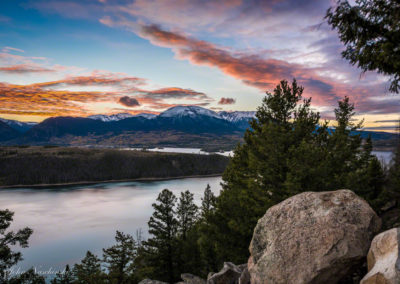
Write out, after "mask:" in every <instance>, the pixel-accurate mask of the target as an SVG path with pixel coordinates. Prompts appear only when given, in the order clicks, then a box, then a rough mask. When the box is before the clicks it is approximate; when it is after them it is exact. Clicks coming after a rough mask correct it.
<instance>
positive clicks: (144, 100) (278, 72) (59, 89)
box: [0, 0, 400, 131]
mask: <svg viewBox="0 0 400 284" xmlns="http://www.w3.org/2000/svg"><path fill="white" fill-rule="evenodd" d="M335 2H336V1H330V0H304V1H303V0H302V1H299V0H288V1H284V0H270V1H268V0H264V1H262V0H258V1H257V0H219V1H205V0H198V1H194V0H174V1H173V0H171V1H169V0H163V1H155V0H136V1H134V0H76V1H42V0H31V1H29V0H13V1H1V2H0V117H4V118H8V119H17V120H23V121H41V120H43V119H45V118H47V117H50V116H59V115H69V116H87V115H91V114H99V113H103V114H111V113H120V112H130V113H133V114H134V113H140V112H154V113H158V112H161V111H163V110H165V109H167V108H169V107H171V106H175V105H179V104H183V105H198V106H203V107H206V108H210V109H213V110H216V111H218V110H256V108H257V106H258V105H260V103H261V100H262V98H263V96H264V94H265V91H272V90H273V88H274V87H275V85H276V84H277V83H278V82H279V81H280V80H282V79H287V80H292V79H293V78H294V77H295V78H296V79H297V80H298V81H299V83H300V84H302V85H303V86H304V87H305V96H306V97H309V96H312V99H313V105H314V106H315V108H316V110H318V111H320V112H321V115H322V117H324V118H328V119H330V118H332V116H333V111H332V110H333V108H335V107H336V104H337V100H339V99H341V98H343V97H344V96H345V95H347V96H349V97H350V98H351V100H352V101H353V102H354V103H355V104H356V110H357V112H358V114H359V115H358V117H357V118H365V126H366V128H367V129H375V130H385V131H393V130H394V128H395V127H396V124H397V123H396V120H398V119H399V111H400V95H394V94H391V93H389V91H388V87H389V83H388V78H386V77H383V76H381V75H377V74H376V73H372V72H370V73H366V74H361V71H360V70H359V69H357V68H356V67H353V66H351V65H349V63H348V62H347V61H345V60H344V59H342V58H341V55H340V52H341V50H342V49H343V45H342V44H341V43H340V41H339V39H338V36H337V34H336V32H335V31H332V30H331V29H330V27H329V26H328V25H327V24H326V21H325V20H324V15H325V12H326V10H327V9H328V8H329V7H330V6H331V5H334V3H335Z"/></svg>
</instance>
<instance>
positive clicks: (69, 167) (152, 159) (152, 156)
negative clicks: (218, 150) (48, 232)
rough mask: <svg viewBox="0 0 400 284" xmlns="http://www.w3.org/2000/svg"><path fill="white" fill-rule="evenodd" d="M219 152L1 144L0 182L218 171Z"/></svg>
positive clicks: (54, 181)
mask: <svg viewBox="0 0 400 284" xmlns="http://www.w3.org/2000/svg"><path fill="white" fill-rule="evenodd" d="M228 161H229V158H227V157H223V156H221V155H195V154H176V153H156V152H146V151H131V150H109V149H86V148H65V147H2V148H0V169H1V170H0V185H2V186H5V185H34V184H57V183H78V182H96V181H109V180H130V179H151V178H173V177H181V176H192V175H212V174H221V173H222V172H223V171H224V169H225V168H226V166H227V164H228Z"/></svg>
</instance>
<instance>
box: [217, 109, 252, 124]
mask: <svg viewBox="0 0 400 284" xmlns="http://www.w3.org/2000/svg"><path fill="white" fill-rule="evenodd" d="M218 114H219V116H220V117H221V118H222V119H225V120H227V121H230V122H237V121H239V120H250V119H252V118H255V117H256V112H255V111H220V112H219V113H218Z"/></svg>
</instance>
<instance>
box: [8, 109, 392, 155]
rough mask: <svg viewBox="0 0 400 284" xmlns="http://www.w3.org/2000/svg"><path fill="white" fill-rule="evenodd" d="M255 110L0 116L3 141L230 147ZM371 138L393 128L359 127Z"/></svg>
mask: <svg viewBox="0 0 400 284" xmlns="http://www.w3.org/2000/svg"><path fill="white" fill-rule="evenodd" d="M253 118H255V112H254V111H234V112H226V111H221V112H215V111H212V110H209V109H206V108H202V107H199V106H176V107H172V108H170V109H168V110H166V111H164V112H162V113H160V114H159V115H156V114H151V113H141V114H138V115H132V114H129V113H120V114H113V115H91V116H88V117H64V116H60V117H51V118H48V119H45V120H44V121H42V122H40V123H33V122H20V121H15V120H6V119H0V143H1V144H3V145H47V144H52V145H75V146H82V145H86V146H87V145H89V146H108V147H122V146H124V147H131V146H136V147H153V146H180V147H196V148H197V147H201V148H204V147H206V148H212V149H215V150H218V149H232V148H233V147H234V146H235V145H236V144H237V143H238V142H240V141H241V139H242V137H243V133H244V131H245V130H246V129H247V128H248V127H249V124H248V123H249V121H250V120H251V119H253ZM360 133H361V135H362V136H364V137H366V136H368V135H369V134H371V135H372V138H373V139H376V140H390V139H392V138H394V137H395V134H392V133H387V132H372V131H362V132H360Z"/></svg>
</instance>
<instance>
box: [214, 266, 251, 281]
mask: <svg viewBox="0 0 400 284" xmlns="http://www.w3.org/2000/svg"><path fill="white" fill-rule="evenodd" d="M245 269H247V265H246V264H241V265H234V264H233V263H232V262H224V267H223V268H222V269H221V271H220V272H218V273H210V274H209V275H208V278H207V284H238V283H239V278H240V277H241V276H242V273H243V271H244V270H245ZM243 283H245V282H243Z"/></svg>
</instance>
